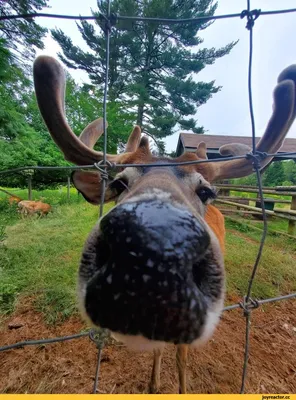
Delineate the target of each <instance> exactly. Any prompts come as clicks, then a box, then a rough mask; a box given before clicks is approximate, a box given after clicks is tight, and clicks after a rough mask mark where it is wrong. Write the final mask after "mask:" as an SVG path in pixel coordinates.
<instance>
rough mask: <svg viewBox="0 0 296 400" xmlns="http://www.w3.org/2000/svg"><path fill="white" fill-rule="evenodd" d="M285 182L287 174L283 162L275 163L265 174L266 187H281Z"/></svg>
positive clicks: (264, 182)
mask: <svg viewBox="0 0 296 400" xmlns="http://www.w3.org/2000/svg"><path fill="white" fill-rule="evenodd" d="M284 180H285V172H284V167H283V163H282V162H281V161H277V162H273V163H272V164H271V165H270V166H269V167H268V168H267V170H266V171H265V173H264V174H263V179H262V181H263V184H264V185H265V186H280V185H282V183H283V182H284Z"/></svg>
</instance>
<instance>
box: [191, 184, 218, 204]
mask: <svg viewBox="0 0 296 400" xmlns="http://www.w3.org/2000/svg"><path fill="white" fill-rule="evenodd" d="M196 194H197V195H198V197H199V198H200V200H201V201H202V202H203V203H206V202H207V201H208V200H214V199H215V198H216V197H217V193H216V191H215V190H214V189H211V188H209V187H206V186H204V187H199V188H198V189H197V191H196Z"/></svg>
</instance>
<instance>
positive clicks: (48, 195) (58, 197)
mask: <svg viewBox="0 0 296 400" xmlns="http://www.w3.org/2000/svg"><path fill="white" fill-rule="evenodd" d="M2 189H5V190H7V191H8V192H9V193H11V194H13V195H15V196H18V197H20V198H21V199H23V200H28V189H19V188H13V189H10V188H5V187H2ZM7 198H8V196H7V195H6V194H5V193H3V192H1V191H0V202H2V201H5V200H7ZM32 200H42V201H43V202H44V203H49V204H50V205H52V206H53V207H55V206H58V205H62V204H73V203H79V202H84V199H83V197H82V196H81V195H78V192H77V190H76V189H75V188H74V187H71V188H70V198H69V200H68V198H67V187H65V186H61V187H60V188H59V189H45V190H32Z"/></svg>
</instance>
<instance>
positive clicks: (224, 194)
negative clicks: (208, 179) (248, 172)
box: [216, 184, 296, 235]
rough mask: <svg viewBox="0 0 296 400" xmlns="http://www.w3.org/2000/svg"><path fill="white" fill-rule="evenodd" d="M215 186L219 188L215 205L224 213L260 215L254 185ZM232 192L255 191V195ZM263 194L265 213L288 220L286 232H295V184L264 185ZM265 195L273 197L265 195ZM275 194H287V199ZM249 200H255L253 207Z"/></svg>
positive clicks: (259, 203)
mask: <svg viewBox="0 0 296 400" xmlns="http://www.w3.org/2000/svg"><path fill="white" fill-rule="evenodd" d="M216 186H217V188H219V197H218V199H217V200H216V205H217V206H218V207H219V209H220V210H221V211H222V212H223V213H224V214H233V213H234V214H243V215H244V214H246V215H251V216H253V217H254V218H257V219H258V218H259V216H260V215H262V209H261V202H260V199H259V198H258V196H259V191H258V188H257V187H256V186H247V185H231V184H217V185H216ZM233 192H234V193H235V192H240V193H243V194H244V193H256V194H257V197H247V196H246V197H244V196H242V195H238V196H234V195H233ZM263 195H264V205H265V210H266V215H267V216H273V217H276V218H281V219H285V220H288V227H287V231H288V234H289V235H294V234H296V232H295V231H296V229H295V228H296V186H275V187H273V188H271V187H265V186H264V187H263ZM265 195H272V196H275V197H265ZM277 196H287V197H289V199H282V198H281V197H279V198H277ZM250 202H255V207H254V206H251V205H250ZM276 204H286V205H288V204H289V206H288V208H285V209H284V208H277V207H275V205H276ZM221 205H222V206H224V207H221Z"/></svg>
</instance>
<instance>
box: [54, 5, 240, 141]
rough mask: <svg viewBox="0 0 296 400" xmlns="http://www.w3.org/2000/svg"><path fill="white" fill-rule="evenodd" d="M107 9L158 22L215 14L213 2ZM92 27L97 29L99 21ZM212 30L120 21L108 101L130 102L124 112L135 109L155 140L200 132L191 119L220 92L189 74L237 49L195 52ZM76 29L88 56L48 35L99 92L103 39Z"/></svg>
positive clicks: (58, 34)
mask: <svg viewBox="0 0 296 400" xmlns="http://www.w3.org/2000/svg"><path fill="white" fill-rule="evenodd" d="M111 4H112V9H111V12H113V13H116V14H118V15H127V16H141V17H160V18H162V17H163V18H194V17H199V16H209V17H210V16H212V15H213V14H214V13H215V10H216V8H217V3H215V2H213V0H182V1H181V0H162V1H161V2H160V1H159V0H145V1H142V0H114V1H112V3H111ZM98 5H99V8H100V10H101V11H102V12H106V0H99V1H98ZM94 15H97V16H98V14H96V13H94ZM96 24H97V25H101V22H100V21H99V19H98V20H96ZM210 24H211V22H205V21H203V22H198V23H197V22H195V23H186V24H177V25H170V24H167V25H161V24H160V23H155V22H153V23H146V22H138V21H137V22H135V21H119V22H118V23H117V25H116V28H114V29H113V31H112V36H111V41H110V70H109V94H110V95H109V99H110V100H111V101H112V100H113V101H114V100H117V101H121V100H123V99H124V100H125V101H128V103H127V104H128V106H129V107H130V108H134V109H136V113H137V119H136V123H137V124H139V125H141V126H142V128H143V129H144V130H146V131H148V132H149V133H150V134H152V135H154V136H155V137H156V138H158V139H162V138H164V137H166V136H168V135H171V134H172V133H173V132H174V128H175V127H176V126H178V127H180V128H183V129H188V130H189V129H192V130H193V132H195V133H203V132H204V129H203V127H199V126H198V125H197V121H196V119H195V118H194V117H193V116H194V115H195V114H196V112H197V109H198V107H200V106H201V105H202V104H204V103H206V102H207V101H208V100H209V99H210V98H211V96H212V95H213V94H214V93H217V92H218V91H219V90H220V89H221V87H218V86H215V82H214V81H211V82H198V81H196V80H195V77H194V76H193V74H197V73H199V72H200V71H201V70H202V69H203V68H205V67H206V66H207V65H211V64H213V63H214V62H215V60H216V59H217V58H220V57H223V56H224V55H226V54H228V53H229V52H230V51H231V49H232V48H233V46H234V45H235V42H232V43H230V44H228V45H226V46H225V47H222V48H220V49H215V48H210V49H208V48H202V49H201V48H199V47H200V45H201V44H202V42H203V40H202V38H200V37H199V36H197V35H198V34H199V33H200V32H201V31H203V30H204V29H206V28H207V27H208V26H209V25H210ZM77 26H78V29H79V31H80V33H81V35H82V37H83V39H84V40H85V42H86V43H87V45H88V46H89V49H90V50H89V51H83V50H81V49H80V48H79V47H77V46H75V45H74V44H73V43H72V41H71V39H70V38H69V37H67V36H66V35H65V34H64V33H63V32H62V30H59V29H57V30H53V31H52V35H53V37H54V38H55V39H56V41H57V42H58V43H59V44H60V46H61V48H62V50H63V54H59V56H60V58H61V59H62V61H63V62H64V63H65V64H66V65H67V66H68V67H70V68H75V69H76V68H79V69H82V70H84V71H86V72H87V73H88V74H89V77H90V79H91V81H92V82H93V83H94V84H95V85H97V86H98V87H99V88H100V89H101V90H102V87H103V82H104V73H105V37H104V33H103V31H102V30H101V29H96V28H97V27H95V26H94V25H93V24H90V23H88V22H86V21H83V22H81V23H80V24H77Z"/></svg>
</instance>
